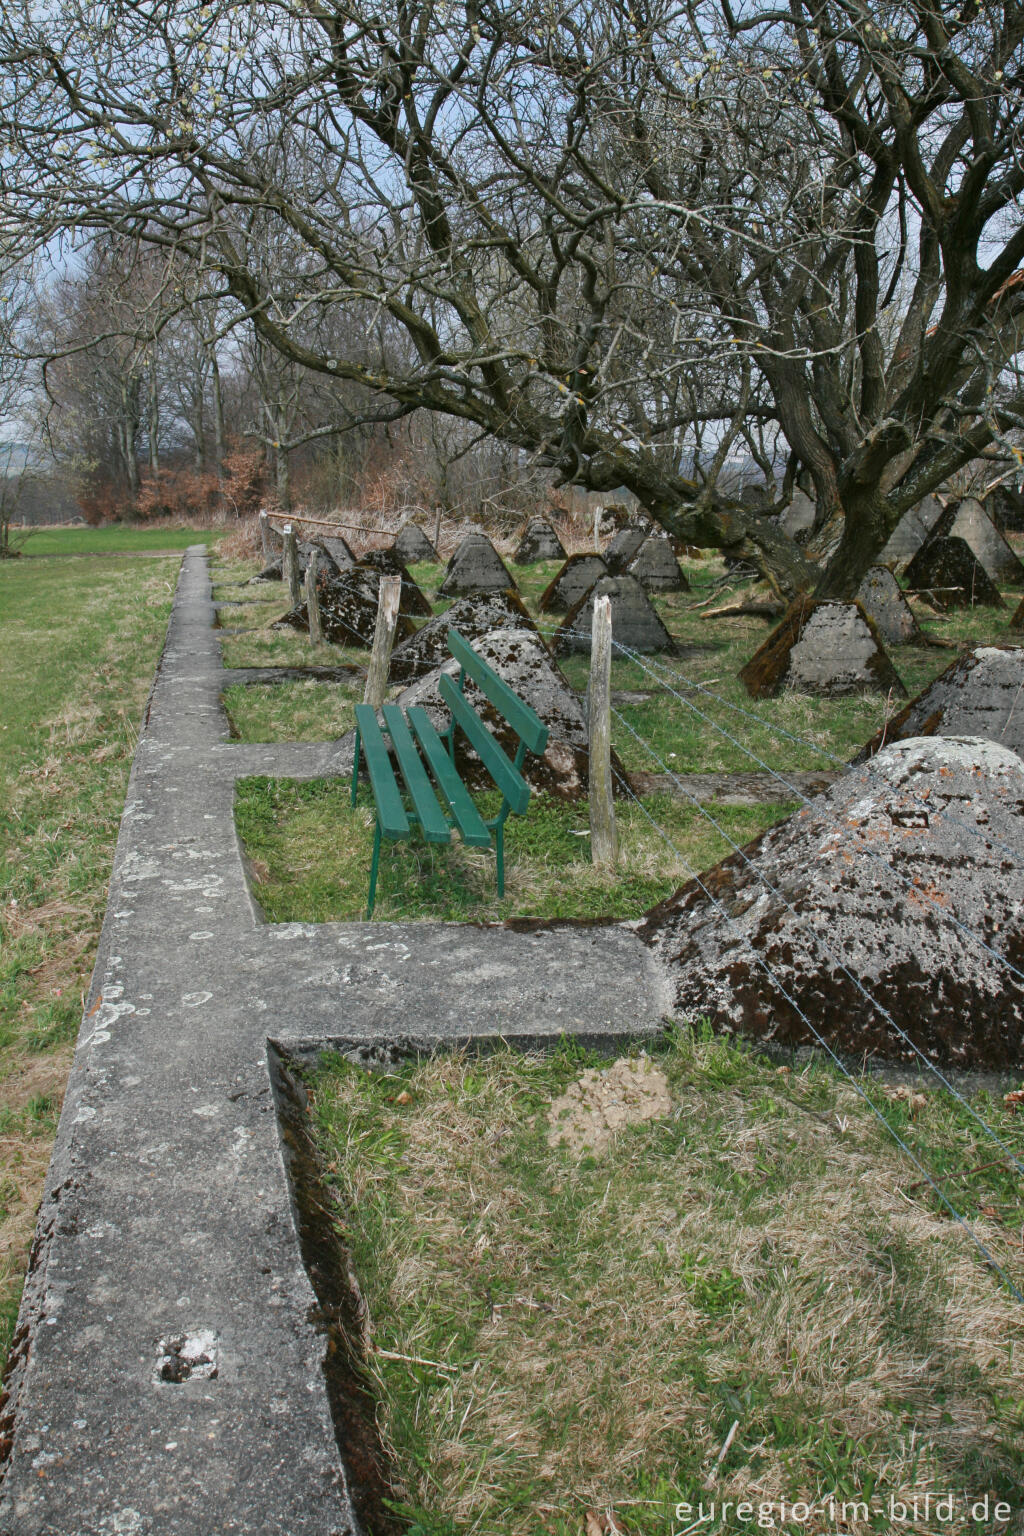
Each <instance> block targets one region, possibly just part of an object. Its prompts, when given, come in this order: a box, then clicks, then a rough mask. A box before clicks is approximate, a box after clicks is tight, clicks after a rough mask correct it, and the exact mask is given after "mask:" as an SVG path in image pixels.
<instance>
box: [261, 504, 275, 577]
mask: <svg viewBox="0 0 1024 1536" xmlns="http://www.w3.org/2000/svg"><path fill="white" fill-rule="evenodd" d="M260 543H261V544H262V545H263V562H264V564H265V565H269V564H270V562H271V560H273V558H274V546H273V544H272V543H271V541H270V523H269V519H268V518H267V514H266V513H265V512H261V513H260Z"/></svg>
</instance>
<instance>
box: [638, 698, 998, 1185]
mask: <svg viewBox="0 0 1024 1536" xmlns="http://www.w3.org/2000/svg"><path fill="white" fill-rule="evenodd" d="M612 714H613V715H614V716H615V717H616V719H617V720H619V721H620V723H621V724H622V725H624V726H625V727H626V729H627V731H629V733H630V735H631V736H633V737H634V738H635V739H636V740H637V741H638V742H639V743H640V744H641V746H642V747H644V749H645V750H646V751H647V752H648V754H649V755H650V757H651V758H653V760H654V761H655V762H656V763H658V764H659V766H660V767H661V768H662V770H663V771H664V772H665V773H666V774H667V775H668V777H669V778H670V779H671V780H672V781H673V783H675V784H676V785H677V787H678V788H679V789H680V790H682V792H683V794H684V795H685V796H686V798H687V799H688V800H689V801H690V802H691V804H693V805H694V806H696V808H697V810H698V811H699V812H700V814H701V815H702V816H703V817H704V819H705V820H706V821H707V822H708V823H709V824H710V825H711V826H712V827H714V829H715V831H716V832H717V833H718V835H719V836H720V837H721V838H723V839H724V841H725V842H726V843H728V845H729V847H730V848H731V849H732V850H733V852H734V853H735V854H738V856H739V857H740V858H741V859H742V860H743V862H744V864H745V865H746V866H747V868H748V869H749V870H750V871H751V873H752V874H753V875H754V877H755V879H756V880H758V881H759V882H760V884H761V885H763V886H764V887H765V889H766V890H768V891H770V892H771V894H772V895H773V896H774V897H775V898H776V899H777V900H778V901H781V902H782V904H783V906H785V907H786V909H787V911H789V912H790V913H792V915H793V916H794V917H795V918H796V920H797V922H798V923H801V924H803V925H804V926H805V927H807V928H809V929H810V932H811V933H812V935H813V936H814V939H815V940H816V942H817V943H818V945H819V947H820V948H821V950H822V952H823V953H824V954H825V955H826V956H827V957H828V959H829V960H830V961H831V962H832V963H833V965H835V966H837V967H838V969H839V970H841V971H842V972H843V974H844V975H846V976H847V977H849V979H850V981H851V982H852V983H853V985H854V986H855V987H856V989H857V991H858V992H859V993H860V994H861V996H862V997H864V998H865V1000H866V1001H867V1002H868V1003H869V1004H870V1005H871V1006H872V1007H873V1008H874V1009H875V1010H876V1011H877V1012H878V1013H879V1014H880V1015H881V1017H882V1018H883V1019H884V1020H885V1021H886V1023H887V1024H889V1025H890V1026H891V1027H892V1028H893V1029H894V1030H895V1031H896V1033H897V1034H898V1035H899V1036H900V1038H901V1040H903V1041H904V1042H905V1043H906V1044H907V1045H908V1046H909V1047H910V1048H911V1050H912V1051H913V1052H914V1054H915V1055H916V1056H917V1057H918V1059H919V1060H920V1061H922V1062H923V1063H924V1065H925V1066H926V1067H927V1068H928V1071H929V1072H931V1073H932V1074H933V1075H934V1076H935V1077H936V1078H938V1080H939V1081H940V1082H941V1083H942V1085H943V1087H944V1088H946V1089H948V1091H949V1092H950V1093H951V1094H952V1095H953V1097H954V1098H955V1099H956V1100H957V1101H958V1103H959V1104H961V1105H962V1107H963V1108H964V1109H965V1110H966V1111H967V1113H968V1114H969V1115H971V1116H972V1118H973V1119H974V1120H975V1121H976V1122H977V1124H978V1125H979V1126H981V1128H982V1129H983V1130H984V1132H985V1134H986V1135H987V1136H988V1137H989V1138H990V1139H991V1140H992V1141H993V1142H994V1143H995V1145H996V1146H998V1147H999V1148H1000V1150H1001V1151H1003V1152H1005V1153H1006V1155H1007V1157H1009V1158H1010V1160H1011V1161H1012V1162H1013V1163H1014V1165H1015V1166H1016V1168H1017V1169H1018V1171H1019V1172H1020V1173H1024V1162H1021V1161H1020V1160H1019V1159H1018V1158H1017V1156H1016V1154H1015V1153H1013V1152H1012V1151H1011V1150H1010V1148H1009V1147H1008V1146H1007V1145H1006V1143H1005V1142H1004V1141H1003V1140H1002V1138H1001V1137H1000V1136H999V1134H998V1133H997V1132H996V1131H995V1130H993V1129H992V1127H991V1126H990V1125H989V1124H988V1122H987V1121H986V1120H984V1119H983V1118H982V1117H981V1116H980V1115H979V1114H978V1113H977V1111H976V1110H975V1109H973V1108H972V1106H971V1105H970V1104H969V1103H968V1102H967V1100H966V1099H965V1098H964V1097H963V1095H962V1094H961V1093H960V1092H959V1091H958V1089H957V1088H955V1087H954V1085H953V1084H952V1083H951V1082H950V1081H949V1079H948V1078H947V1077H946V1075H945V1073H944V1072H942V1071H941V1069H940V1068H939V1067H938V1066H936V1064H935V1062H933V1061H932V1060H931V1059H930V1057H929V1056H928V1055H927V1053H926V1052H925V1051H923V1050H922V1049H921V1047H920V1046H919V1045H918V1044H917V1043H916V1041H915V1040H913V1039H912V1038H911V1036H910V1035H909V1034H908V1033H907V1031H906V1030H905V1029H904V1028H903V1026H902V1025H901V1024H899V1023H897V1021H896V1019H895V1018H894V1017H893V1015H892V1013H891V1011H890V1010H889V1009H888V1008H887V1007H886V1006H885V1004H884V1003H882V1002H880V1001H879V999H878V998H876V997H875V996H874V995H873V994H872V993H871V992H869V991H868V989H867V987H865V985H864V983H863V982H862V981H861V979H860V977H859V976H857V975H855V974H854V972H853V971H852V970H851V969H850V967H849V966H848V965H847V964H846V962H845V960H843V958H842V957H841V956H840V955H839V954H837V953H836V951H835V950H834V949H833V948H832V947H831V945H830V944H829V943H828V942H827V940H826V939H825V938H823V936H822V935H821V933H820V932H819V931H818V929H817V928H816V927H815V926H814V925H813V923H812V921H811V919H810V917H809V916H808V915H807V914H806V913H804V912H800V911H798V909H797V908H796V907H795V906H794V905H793V903H792V902H791V901H790V900H789V899H788V898H787V897H786V896H785V895H784V894H783V893H782V891H780V890H779V888H778V887H777V886H775V885H773V884H772V882H771V881H770V880H769V879H768V877H767V876H766V875H765V873H764V871H763V870H761V869H759V868H758V866H757V865H756V864H755V863H754V862H753V860H752V859H751V858H750V857H749V856H748V855H747V853H746V851H745V850H744V849H743V848H742V847H741V846H740V844H739V843H737V842H736V841H735V840H734V838H732V837H731V836H730V835H729V833H728V832H727V831H726V830H725V828H724V827H723V826H722V824H721V822H720V821H718V820H717V818H716V817H715V816H713V815H712V813H711V812H710V811H709V810H708V808H707V806H706V805H703V804H702V803H701V801H700V800H699V799H698V797H697V796H696V795H695V794H694V793H693V792H692V790H689V789H687V788H686V786H685V785H684V784H683V783H682V781H681V780H680V779H679V778H678V776H677V775H676V774H674V773H673V772H672V770H671V768H669V767H668V766H667V765H666V764H665V762H664V760H663V759H662V757H661V756H660V754H659V753H658V752H657V751H656V750H655V748H654V747H653V746H652V745H651V743H650V742H648V741H646V740H645V738H644V737H642V736H641V735H640V734H639V733H638V732H637V731H635V730H634V729H633V727H632V726H631V725H630V723H629V721H628V720H626V719H624V718H623V716H622V715H621V714H620V713H619V711H618V710H617V709H613V710H612ZM836 825H838V822H837V823H836ZM888 867H889V868H890V869H891V868H892V866H891V865H889V866H888ZM1018 974H1019V973H1018Z"/></svg>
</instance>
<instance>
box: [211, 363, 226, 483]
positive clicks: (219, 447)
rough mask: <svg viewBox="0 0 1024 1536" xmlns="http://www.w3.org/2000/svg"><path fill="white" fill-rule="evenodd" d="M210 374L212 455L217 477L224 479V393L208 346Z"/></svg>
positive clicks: (217, 364) (217, 368) (216, 365)
mask: <svg viewBox="0 0 1024 1536" xmlns="http://www.w3.org/2000/svg"><path fill="white" fill-rule="evenodd" d="M210 374H211V377H212V379H213V456H214V462H215V468H216V470H217V479H218V480H223V479H224V442H225V432H224V394H223V391H222V389H221V386H220V365H219V363H218V362H217V352H216V349H215V348H214V347H211V348H210Z"/></svg>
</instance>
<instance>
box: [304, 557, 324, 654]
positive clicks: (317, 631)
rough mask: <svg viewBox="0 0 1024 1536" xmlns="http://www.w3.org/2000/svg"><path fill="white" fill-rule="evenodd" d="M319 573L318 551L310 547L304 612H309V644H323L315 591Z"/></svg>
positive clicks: (318, 605)
mask: <svg viewBox="0 0 1024 1536" xmlns="http://www.w3.org/2000/svg"><path fill="white" fill-rule="evenodd" d="M319 574H320V553H319V550H316V549H312V550H310V552H309V564H308V565H307V566H306V612H307V613H308V614H309V643H310V644H311V645H323V643H324V627H323V624H322V623H321V622H320V599H319V597H318V596H317V591H316V578H317V576H318V575H319Z"/></svg>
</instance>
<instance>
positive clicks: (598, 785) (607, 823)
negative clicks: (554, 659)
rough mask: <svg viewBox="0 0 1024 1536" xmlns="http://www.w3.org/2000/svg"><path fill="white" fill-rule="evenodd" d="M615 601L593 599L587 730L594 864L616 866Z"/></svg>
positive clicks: (592, 855) (591, 853)
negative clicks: (613, 780) (613, 744)
mask: <svg viewBox="0 0 1024 1536" xmlns="http://www.w3.org/2000/svg"><path fill="white" fill-rule="evenodd" d="M611 711H612V600H611V598H610V597H608V596H604V597H598V598H596V599H595V600H594V620H593V624H592V626H591V631H590V686H589V688H588V690H587V729H588V735H589V738H590V753H589V756H590V857H591V859H592V861H593V862H594V863H595V864H615V863H616V862H617V860H618V855H619V841H618V834H617V833H616V830H615V800H614V796H613V785H612V719H611Z"/></svg>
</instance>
